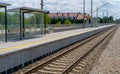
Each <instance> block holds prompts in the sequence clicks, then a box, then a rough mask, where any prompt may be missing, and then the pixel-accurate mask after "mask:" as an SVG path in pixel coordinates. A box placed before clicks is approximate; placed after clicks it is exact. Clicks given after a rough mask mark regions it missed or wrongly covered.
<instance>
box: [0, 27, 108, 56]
mask: <svg viewBox="0 0 120 74" xmlns="http://www.w3.org/2000/svg"><path fill="white" fill-rule="evenodd" d="M107 26H108V25H107ZM109 26H110V25H109ZM103 27H106V26H101V27H96V28H85V29H77V30H70V31H65V32H58V33H52V34H47V35H46V36H43V37H40V38H35V39H27V40H21V41H17V42H8V43H1V42H0V55H2V54H5V53H8V52H13V51H16V50H20V49H24V48H28V47H33V46H36V45H40V44H44V43H49V42H51V41H55V40H59V39H63V38H67V37H70V36H75V35H78V34H82V33H86V32H89V31H94V30H96V29H100V28H103Z"/></svg>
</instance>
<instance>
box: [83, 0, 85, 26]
mask: <svg viewBox="0 0 120 74" xmlns="http://www.w3.org/2000/svg"><path fill="white" fill-rule="evenodd" d="M83 28H85V0H83Z"/></svg>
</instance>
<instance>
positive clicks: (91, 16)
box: [91, 0, 93, 27]
mask: <svg viewBox="0 0 120 74" xmlns="http://www.w3.org/2000/svg"><path fill="white" fill-rule="evenodd" d="M92 13H93V0H91V27H93V16H92Z"/></svg>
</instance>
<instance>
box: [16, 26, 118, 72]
mask: <svg viewBox="0 0 120 74" xmlns="http://www.w3.org/2000/svg"><path fill="white" fill-rule="evenodd" d="M115 30H116V27H114V28H111V29H110V30H107V31H105V32H102V33H99V34H97V35H94V36H92V37H90V38H88V39H86V40H83V41H80V42H77V43H75V44H73V45H72V46H69V47H67V48H65V49H64V50H61V51H60V52H57V53H56V54H55V55H54V54H53V55H51V56H50V57H49V58H47V60H45V61H42V62H41V61H38V62H36V63H34V64H31V65H29V66H28V67H26V68H24V69H21V70H19V71H17V72H15V73H14V74H80V73H81V74H86V73H87V72H88V71H89V70H90V69H91V65H92V63H93V62H94V61H93V59H95V58H94V56H97V54H100V52H101V51H102V50H99V49H101V48H103V47H105V45H106V44H107V42H108V41H109V40H110V38H111V37H112V35H113V34H114V32H115Z"/></svg>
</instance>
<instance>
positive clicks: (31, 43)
mask: <svg viewBox="0 0 120 74" xmlns="http://www.w3.org/2000/svg"><path fill="white" fill-rule="evenodd" d="M88 31H89V30H88ZM88 31H87V32H88ZM84 32H86V31H83V32H80V33H77V34H81V33H84ZM77 34H74V35H77ZM71 35H73V34H69V35H68V34H67V35H62V36H60V37H58V38H49V39H47V40H40V41H35V42H30V43H25V44H21V45H18V46H12V47H8V48H3V49H0V52H5V51H8V50H13V49H20V48H25V47H27V46H31V45H33V44H39V43H43V42H46V41H52V40H57V39H62V38H65V37H68V36H71ZM74 35H73V36H74Z"/></svg>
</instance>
